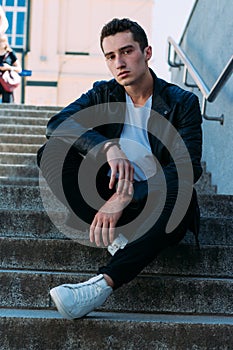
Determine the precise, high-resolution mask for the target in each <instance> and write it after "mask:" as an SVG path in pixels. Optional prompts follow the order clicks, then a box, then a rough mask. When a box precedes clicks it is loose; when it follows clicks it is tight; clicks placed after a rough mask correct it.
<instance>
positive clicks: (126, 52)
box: [123, 50, 132, 55]
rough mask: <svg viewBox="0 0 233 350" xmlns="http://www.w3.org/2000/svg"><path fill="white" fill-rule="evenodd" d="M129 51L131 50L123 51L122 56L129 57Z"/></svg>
mask: <svg viewBox="0 0 233 350" xmlns="http://www.w3.org/2000/svg"><path fill="white" fill-rule="evenodd" d="M131 51H132V50H125V51H124V52H123V54H124V55H129V54H130V52H131Z"/></svg>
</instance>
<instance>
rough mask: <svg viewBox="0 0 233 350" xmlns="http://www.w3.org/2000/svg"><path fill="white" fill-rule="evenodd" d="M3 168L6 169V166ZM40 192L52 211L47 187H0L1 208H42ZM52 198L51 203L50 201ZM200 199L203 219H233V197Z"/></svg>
mask: <svg viewBox="0 0 233 350" xmlns="http://www.w3.org/2000/svg"><path fill="white" fill-rule="evenodd" d="M2 167H3V169H4V168H5V167H6V166H2ZM10 168H11V166H9V171H10ZM12 168H13V167H12ZM16 168H17V167H16ZM23 168H24V167H22V171H23ZM26 168H29V170H30V167H25V169H26ZM31 168H32V170H33V171H35V172H36V171H38V170H35V169H36V167H35V169H34V167H31ZM0 169H1V167H0ZM19 169H20V166H19ZM25 176H26V175H25ZM40 190H42V193H43V199H46V198H47V199H48V205H49V207H50V208H51V210H52V207H51V204H53V199H52V198H51V197H52V194H51V192H50V190H49V189H48V188H46V187H41V189H40V187H38V186H10V185H9V186H7V185H6V186H4V185H2V186H0V199H1V202H0V203H1V208H12V209H14V208H21V209H27V208H28V209H29V208H30V209H31V208H42V201H41V195H40ZM50 198H51V202H50V201H49V200H50ZM198 198H199V205H200V210H201V216H202V217H213V218H216V217H221V218H229V219H232V213H233V196H231V195H217V194H212V195H207V194H201V195H199V197H198ZM55 202H57V201H55Z"/></svg>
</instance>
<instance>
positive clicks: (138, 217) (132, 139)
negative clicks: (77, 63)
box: [38, 19, 202, 319]
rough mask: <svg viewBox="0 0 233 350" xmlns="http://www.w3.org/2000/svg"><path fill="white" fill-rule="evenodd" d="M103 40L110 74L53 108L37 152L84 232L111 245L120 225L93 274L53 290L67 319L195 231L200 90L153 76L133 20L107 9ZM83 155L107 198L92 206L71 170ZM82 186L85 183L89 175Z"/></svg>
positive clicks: (97, 302)
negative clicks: (102, 263) (120, 238)
mask: <svg viewBox="0 0 233 350" xmlns="http://www.w3.org/2000/svg"><path fill="white" fill-rule="evenodd" d="M100 43H101V48H102V51H103V54H104V56H105V59H106V63H107V66H108V68H109V70H110V72H111V73H112V75H113V77H114V79H112V80H110V81H108V82H106V81H101V82H97V83H95V84H94V86H93V88H92V89H91V90H90V91H88V92H87V93H86V94H83V95H82V96H81V97H80V98H79V99H77V100H76V101H74V102H73V103H71V104H70V105H69V106H68V107H66V108H64V109H63V110H62V111H61V112H59V113H58V114H57V115H55V116H54V117H53V118H52V119H51V120H50V121H49V123H48V128H47V138H48V139H49V140H48V142H47V144H46V146H43V147H42V148H41V149H40V150H39V152H38V164H39V165H40V168H41V170H42V173H43V175H44V177H45V178H46V180H47V182H48V184H49V186H50V187H51V189H52V190H53V192H54V193H55V194H56V196H57V197H58V198H59V199H60V200H61V201H63V202H64V203H66V205H67V207H69V209H70V211H71V212H72V213H73V214H75V215H76V217H77V219H80V221H79V222H82V223H87V225H89V226H88V227H89V233H90V236H89V239H90V242H92V243H93V244H96V246H101V244H102V245H104V246H109V245H110V244H111V243H112V242H113V241H114V239H115V238H116V236H117V233H119V232H120V233H122V232H123V243H124V244H123V245H122V246H120V244H119V245H115V246H114V247H113V253H112V254H113V256H112V258H111V260H110V261H109V262H108V263H107V264H106V266H103V267H100V268H99V271H98V275H97V276H96V277H93V278H91V279H90V280H89V281H87V282H84V283H78V284H65V285H61V286H57V287H55V288H53V289H52V290H51V291H50V294H51V296H52V299H53V301H54V302H55V304H56V306H57V308H58V310H59V312H60V313H61V314H62V315H63V316H64V317H65V318H68V319H73V318H79V317H82V316H84V315H86V314H88V313H89V312H91V311H93V310H94V309H95V308H97V307H99V306H100V305H102V304H103V303H104V301H105V300H106V298H107V297H108V296H109V295H110V294H111V293H112V292H113V290H115V289H117V288H119V287H120V286H122V285H123V284H124V283H128V282H129V281H131V280H132V279H133V278H134V277H135V276H137V275H138V274H139V273H140V271H141V270H142V269H143V268H144V267H145V266H147V265H148V264H149V263H150V262H151V261H152V260H153V259H155V257H156V256H157V255H158V254H159V253H160V252H161V251H162V250H163V249H165V248H166V247H168V246H170V245H173V244H177V243H178V242H180V240H181V239H182V238H183V237H184V235H185V233H186V231H187V230H188V229H191V230H193V231H194V232H195V233H196V234H197V231H198V228H197V227H198V220H199V211H198V204H197V199H196V192H195V190H193V184H194V183H195V182H196V181H197V180H198V179H199V177H200V175H201V173H202V169H201V165H200V160H201V148H202V132H201V122H202V118H201V114H200V108H199V103H198V99H197V97H196V96H195V95H194V94H192V93H190V92H187V91H184V90H182V89H181V88H179V87H178V86H176V85H173V84H169V83H167V82H165V81H163V80H161V79H159V78H157V77H156V75H155V74H154V72H153V71H152V70H151V69H150V68H149V66H148V62H149V60H150V58H151V55H152V48H151V46H149V45H148V41H147V37H146V34H145V32H144V30H143V29H142V28H141V27H140V26H139V25H138V24H137V23H136V22H133V21H131V20H129V19H121V20H120V19H113V20H112V21H111V22H109V23H108V24H106V25H105V26H104V27H103V29H102V32H101V38H100ZM67 145H68V151H66V152H65V153H66V154H65V156H64V157H63V156H61V154H62V152H63V150H64V148H66V147H67ZM42 155H43V156H42ZM89 155H90V157H89V158H90V159H89V162H90V163H91V168H90V169H94V174H95V171H96V176H94V177H95V178H94V181H92V182H96V187H97V191H98V193H99V195H100V196H101V198H102V199H103V202H100V203H101V204H96V205H93V206H92V205H90V204H89V203H87V202H88V200H85V198H84V197H85V195H83V189H82V188H81V187H82V185H81V184H80V183H81V182H80V181H79V180H77V179H78V174H79V172H80V169H81V167H82V162H84V161H88V160H87V159H88V156H89ZM58 169H60V170H58ZM190 169H191V170H190ZM58 173H60V174H61V181H60V180H58V181H57V180H56V178H57V177H58V178H59V176H58ZM89 173H90V174H91V173H92V171H90V172H89ZM84 177H85V176H84ZM84 182H85V181H84ZM90 183H91V181H90ZM90 186H91V185H90ZM83 187H84V188H86V190H87V191H88V187H89V184H86V185H85V184H84V186H83ZM181 187H182V191H181V190H180V188H181ZM190 189H191V190H190ZM61 192H63V193H64V196H62V195H61ZM84 192H85V190H84ZM91 196H92V194H90V195H87V199H89V197H91ZM186 199H187V203H184V202H185V200H186ZM98 203H99V202H98ZM177 203H178V204H177ZM145 208H146V209H145ZM177 208H178V209H177ZM174 211H175V215H173V214H174ZM75 215H73V219H74V220H75ZM172 215H173V217H174V219H173V221H169V220H170V219H171V217H172ZM169 223H170V224H171V225H170V229H168V226H169ZM124 238H125V241H124ZM120 243H121V241H120ZM126 243H128V244H126ZM110 247H111V246H110ZM117 248H120V249H117ZM110 251H111V249H110Z"/></svg>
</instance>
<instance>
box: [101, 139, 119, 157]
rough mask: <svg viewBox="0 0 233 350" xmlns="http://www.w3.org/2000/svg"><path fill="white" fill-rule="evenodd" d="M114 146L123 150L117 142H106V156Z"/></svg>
mask: <svg viewBox="0 0 233 350" xmlns="http://www.w3.org/2000/svg"><path fill="white" fill-rule="evenodd" d="M113 146H117V147H118V148H119V149H121V147H120V145H119V143H118V142H117V141H109V142H106V143H105V144H104V147H103V153H105V154H106V153H107V152H108V150H109V149H110V148H111V147H113Z"/></svg>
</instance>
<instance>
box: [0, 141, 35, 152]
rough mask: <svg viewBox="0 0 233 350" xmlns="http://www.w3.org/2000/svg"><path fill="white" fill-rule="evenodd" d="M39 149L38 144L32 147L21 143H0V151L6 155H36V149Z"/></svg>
mask: <svg viewBox="0 0 233 350" xmlns="http://www.w3.org/2000/svg"><path fill="white" fill-rule="evenodd" d="M40 147H41V145H40V144H38V145H36V144H35V145H32V144H24V145H22V144H21V143H1V144H0V151H1V152H7V153H21V154H22V153H33V154H36V152H37V151H38V149H39V148H40Z"/></svg>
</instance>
